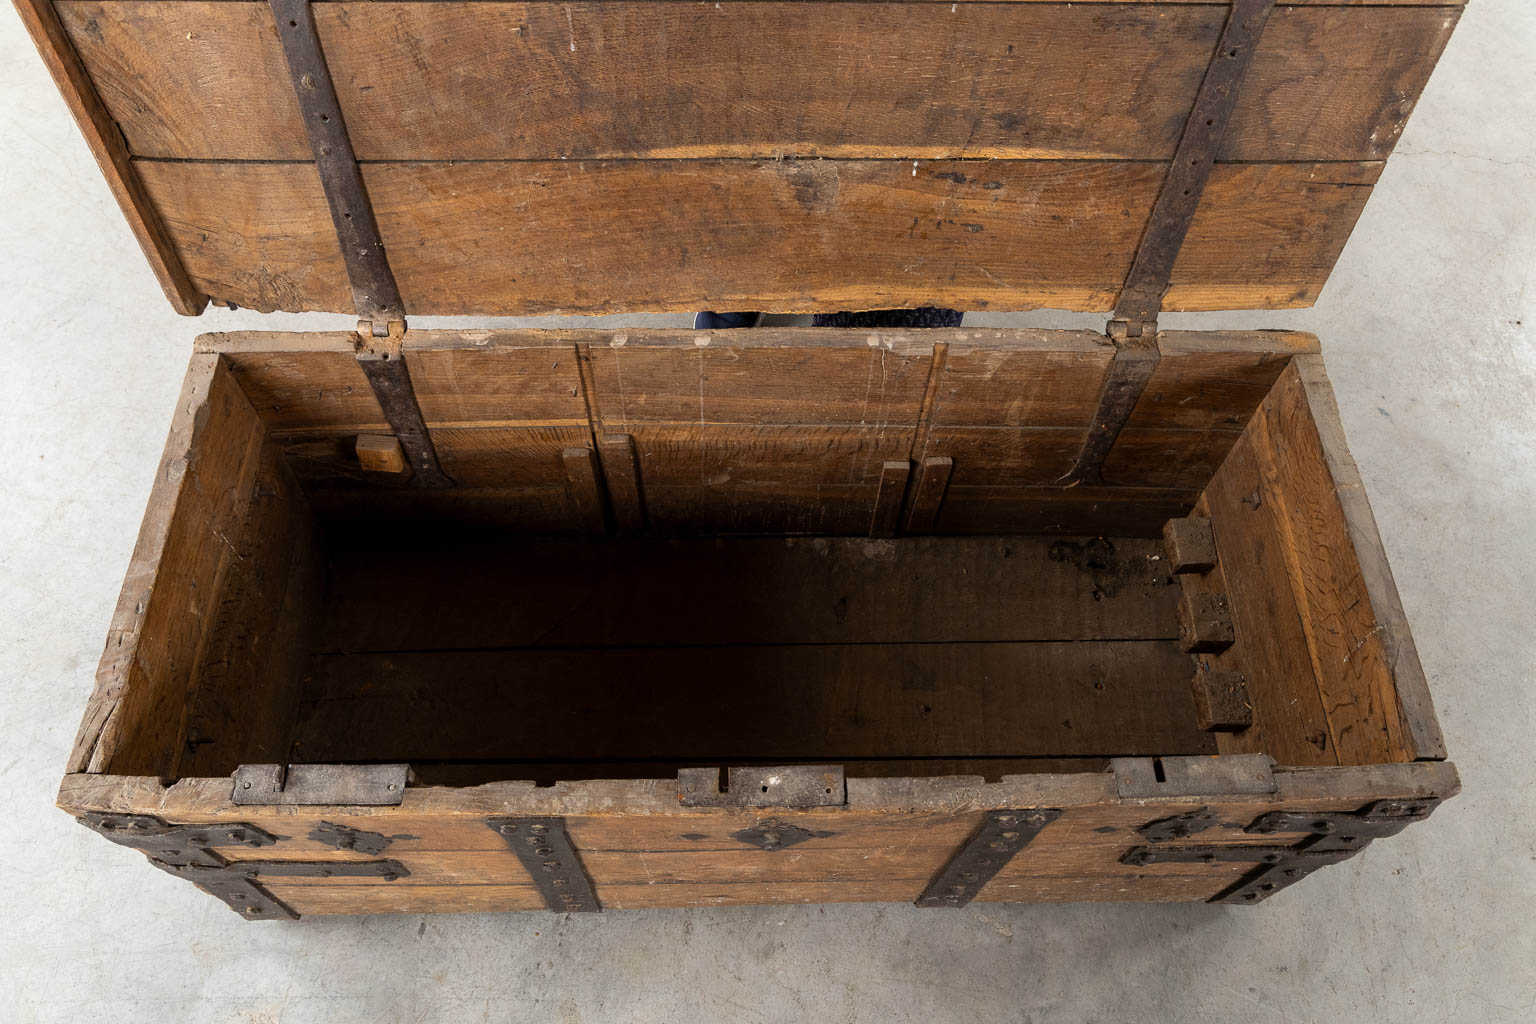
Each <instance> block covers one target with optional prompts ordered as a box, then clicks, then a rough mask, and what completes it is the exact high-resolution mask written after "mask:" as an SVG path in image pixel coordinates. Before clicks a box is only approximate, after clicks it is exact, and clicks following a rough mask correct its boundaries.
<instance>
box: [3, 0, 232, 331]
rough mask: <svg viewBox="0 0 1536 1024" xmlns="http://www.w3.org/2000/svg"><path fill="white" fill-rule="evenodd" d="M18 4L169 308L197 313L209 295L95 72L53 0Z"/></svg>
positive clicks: (21, 0) (18, 0) (25, 0)
mask: <svg viewBox="0 0 1536 1024" xmlns="http://www.w3.org/2000/svg"><path fill="white" fill-rule="evenodd" d="M14 2H15V6H16V12H17V13H18V14H19V15H21V22H22V24H23V25H25V26H26V29H27V33H28V34H29V35H30V36H31V37H32V42H33V44H34V45H35V46H36V47H37V52H38V54H39V55H40V56H41V57H42V58H43V63H44V64H46V65H47V67H48V73H49V74H50V75H51V76H53V82H54V84H55V85H56V86H58V89H59V93H60V94H61V95H62V96H63V97H64V102H65V104H66V105H67V106H68V107H69V112H70V114H71V115H72V116H73V117H74V119H75V124H76V125H77V126H78V127H79V128H80V134H81V135H83V136H85V143H86V145H87V146H89V147H90V150H91V155H92V156H93V157H95V158H96V166H97V167H99V168H101V173H102V176H103V177H104V178H106V181H107V187H108V188H109V189H111V190H112V196H113V198H114V199H116V200H117V205H118V206H119V207H120V208H121V209H122V211H123V216H124V217H125V218H126V219H127V221H128V227H129V230H131V231H132V232H133V237H134V240H135V241H137V242H138V243H139V249H140V250H141V251H142V252H143V253H144V258H145V259H146V260H148V261H149V266H150V269H151V270H153V271H154V274H155V277H156V278H157V279H158V280H159V282H160V287H161V289H162V290H164V292H165V297H166V299H168V300H169V301H170V303H171V308H173V309H175V310H176V312H178V313H181V314H182V315H184V316H196V315H197V314H199V313H201V312H202V311H203V308H204V307H205V306H207V305H208V296H207V295H205V294H203V291H202V289H201V288H199V287H198V286H197V285H195V284H194V283H193V282H192V279H191V278H190V277H189V276H188V275H187V271H186V268H185V267H184V266H182V264H181V260H180V258H179V257H178V255H177V253H176V247H175V243H174V242H173V241H172V240H171V237H170V235H169V234H168V233H167V231H166V229H165V225H164V224H163V223H162V222H161V219H160V214H159V212H158V211H157V210H156V209H155V205H154V203H153V201H152V200H151V199H150V197H149V195H148V193H147V192H146V191H145V190H144V184H143V182H142V181H141V180H140V179H139V176H138V172H137V170H136V169H135V167H134V165H133V162H132V159H131V157H130V154H129V147H128V144H127V141H126V140H125V139H124V137H123V133H122V132H121V131H120V130H119V126H118V123H117V122H116V121H115V120H114V118H115V116H116V114H115V112H114V111H113V110H112V109H111V108H110V105H109V104H107V103H105V102H104V101H103V99H102V97H101V95H100V93H99V92H98V91H97V83H96V81H95V79H94V73H93V72H92V71H91V70H90V69H88V68H87V67H86V65H85V63H84V62H83V61H82V60H81V58H80V54H79V52H78V51H77V50H76V48H75V46H74V43H73V42H72V40H71V39H70V36H69V30H68V28H67V27H66V26H65V24H64V23H63V22H62V21H61V20H60V16H59V10H58V6H57V5H56V4H54V3H51V2H50V0H14ZM88 41H89V40H88Z"/></svg>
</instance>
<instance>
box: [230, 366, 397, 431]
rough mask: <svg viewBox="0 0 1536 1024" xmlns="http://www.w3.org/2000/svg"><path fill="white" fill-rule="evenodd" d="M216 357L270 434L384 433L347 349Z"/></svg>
mask: <svg viewBox="0 0 1536 1024" xmlns="http://www.w3.org/2000/svg"><path fill="white" fill-rule="evenodd" d="M222 358H223V360H224V361H225V363H226V365H228V367H229V371H230V373H231V374H232V375H233V376H234V378H235V380H236V381H238V382H239V384H240V389H241V390H242V391H244V392H245V395H246V397H247V398H248V399H249V400H250V402H251V405H252V406H254V407H255V409H256V413H257V415H259V416H260V417H261V420H262V423H263V424H264V425H265V426H266V428H267V429H268V430H270V431H273V432H281V431H287V430H306V431H318V430H331V431H334V432H336V433H337V434H360V433H365V432H373V433H389V424H388V422H386V421H385V419H384V411H383V410H382V409H380V408H379V400H378V399H377V398H375V397H374V395H373V388H372V387H370V386H369V384H368V378H367V377H366V376H364V375H363V371H362V368H361V367H359V366H358V365H357V359H356V357H355V356H354V355H353V353H352V349H351V346H350V345H348V347H347V348H346V349H344V350H340V349H334V348H333V349H331V350H325V349H319V350H313V351H307V352H306V351H286V352H285V351H280V350H279V351H267V352H228V353H224V354H222Z"/></svg>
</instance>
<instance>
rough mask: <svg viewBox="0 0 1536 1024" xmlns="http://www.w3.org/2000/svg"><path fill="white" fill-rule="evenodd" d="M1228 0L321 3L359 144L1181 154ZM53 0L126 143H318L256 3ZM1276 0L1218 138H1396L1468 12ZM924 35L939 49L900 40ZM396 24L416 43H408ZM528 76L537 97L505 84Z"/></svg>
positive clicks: (1314, 143) (1386, 141) (231, 153)
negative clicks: (698, 6)
mask: <svg viewBox="0 0 1536 1024" xmlns="http://www.w3.org/2000/svg"><path fill="white" fill-rule="evenodd" d="M1218 6H1219V5H1191V6H1185V7H1183V8H1182V9H1175V10H1174V11H1173V13H1172V14H1171V15H1170V11H1169V9H1168V8H1166V7H1164V8H1162V9H1160V8H1159V7H1158V6H1157V5H1153V4H1131V3H1127V4H1121V5H1118V6H1111V7H1105V6H1104V5H1102V4H1095V5H1091V6H1090V7H1084V6H1079V5H1064V4H1063V5H1058V4H1029V3H1022V4H1018V3H966V4H964V5H962V6H960V7H958V8H956V9H954V10H950V9H947V8H942V7H940V6H938V5H930V4H920V3H918V4H891V5H888V7H886V8H884V9H881V8H872V7H869V6H868V5H866V4H859V3H820V4H818V5H817V8H816V17H815V18H813V19H807V18H804V17H802V16H801V15H800V12H799V11H798V10H796V9H794V8H786V7H784V6H783V5H782V4H775V3H749V2H734V3H729V4H726V5H724V6H722V7H721V8H718V9H716V8H709V9H708V10H706V11H704V12H702V13H703V14H704V16H702V17H701V16H700V14H701V12H699V11H695V10H693V9H690V8H688V7H686V6H684V7H677V6H673V5H669V4H647V3H595V4H578V5H573V6H571V8H570V12H569V16H567V10H566V8H565V6H563V5H559V4H553V3H527V4H524V3H497V4H481V3H449V2H445V3H435V4H432V5H431V6H427V5H422V4H372V5H367V4H339V3H338V4H331V3H322V4H319V5H317V6H316V9H315V15H316V21H317V23H318V27H319V31H320V35H321V39H322V41H323V43H324V45H325V52H326V56H327V59H328V62H329V64H330V66H331V68H332V73H333V77H334V78H335V80H336V83H337V88H338V90H339V92H340V94H341V95H340V99H341V104H342V107H343V110H344V112H345V114H346V122H347V126H348V128H349V130H350V132H351V135H352V138H353V140H354V146H355V148H356V150H357V153H358V156H359V157H360V158H361V159H363V160H396V159H412V160H455V159H456V160H502V159H540V158H543V159H553V158H561V157H564V158H570V159H588V158H595V157H620V158H623V157H652V158H655V157H664V158H676V157H685V158H693V157H721V156H732V157H764V156H773V155H775V154H782V155H788V156H820V157H860V158H868V157H875V158H882V157H897V158H906V159H913V158H925V159H932V158H944V157H957V156H970V157H1002V158H1013V159H1017V158H1021V157H1046V158H1051V157H1065V158H1073V159H1097V158H1119V159H1131V160H1149V159H1162V160H1166V159H1168V158H1169V157H1170V156H1171V155H1172V153H1173V147H1174V144H1175V142H1176V141H1177V139H1178V133H1179V130H1180V128H1181V127H1182V126H1183V122H1184V117H1185V115H1186V113H1187V112H1188V110H1189V108H1190V105H1191V103H1192V102H1193V99H1194V95H1195V90H1196V88H1197V87H1198V85H1199V83H1200V79H1201V76H1202V74H1203V73H1204V71H1205V67H1206V64H1207V62H1208V60H1209V58H1210V54H1211V52H1212V50H1213V48H1214V47H1215V45H1216V39H1217V36H1218V34H1219V33H1220V30H1221V26H1222V22H1223V20H1224V12H1222V11H1221V10H1219V9H1218ZM59 7H60V11H61V15H62V17H63V19H64V22H65V24H66V26H67V28H68V31H69V35H70V37H71V38H72V39H73V41H74V44H75V46H76V47H77V48H78V49H79V50H80V52H81V54H82V55H83V57H84V59H85V62H86V64H87V66H88V67H89V69H90V73H91V75H92V76H93V77H94V79H95V80H96V82H97V83H98V87H99V88H100V89H101V92H102V95H103V97H104V98H105V100H106V103H107V105H108V108H109V110H110V112H111V115H112V116H113V117H115V118H116V119H117V120H118V122H119V123H121V124H122V125H123V131H124V134H125V135H126V137H127V139H128V142H129V145H130V146H131V147H132V152H133V153H134V154H135V155H140V156H153V157H168V158H178V159H232V160H308V159H310V154H309V149H308V147H307V144H306V142H305V137H304V131H303V126H302V123H301V121H300V118H299V113H298V109H297V107H296V105H295V103H294V101H293V96H292V94H291V91H289V90H286V89H285V86H286V77H285V75H286V68H285V66H284V64H283V61H282V55H281V51H280V49H279V48H278V45H277V41H276V38H275V37H274V36H273V35H272V32H271V18H270V14H269V13H268V12H267V11H266V9H265V8H264V7H263V6H262V5H260V4H257V3H235V2H222V3H221V2H214V3H193V2H187V3H177V4H167V3H156V2H151V0H145V2H124V0H108V2H96V0H65V2H62V3H60V4H59ZM1282 13H1284V14H1285V16H1284V17H1280V18H1277V19H1276V21H1275V23H1274V24H1273V25H1272V26H1271V27H1270V28H1269V30H1268V31H1267V33H1266V34H1265V36H1264V38H1263V40H1262V42H1261V44H1260V46H1259V49H1258V53H1257V55H1256V59H1255V66H1254V68H1253V70H1252V71H1251V72H1250V76H1249V82H1248V86H1247V87H1246V88H1245V89H1244V90H1243V91H1242V94H1241V99H1240V101H1239V106H1238V110H1237V112H1236V116H1235V118H1234V122H1233V125H1232V127H1231V130H1230V131H1229V134H1228V136H1227V142H1226V144H1225V146H1224V147H1223V150H1222V151H1221V156H1222V158H1223V159H1226V160H1237V161H1253V160H1274V161H1283V160H1359V159H1381V158H1384V157H1385V156H1386V155H1387V154H1388V152H1390V150H1391V147H1392V144H1393V143H1394V142H1395V141H1396V138H1397V136H1398V134H1399V133H1400V131H1401V129H1402V124H1403V122H1404V120H1405V119H1406V117H1407V114H1408V112H1409V111H1410V110H1411V109H1412V104H1413V101H1414V100H1415V99H1416V98H1417V96H1418V95H1419V93H1420V92H1421V91H1422V89H1423V86H1424V82H1425V79H1426V78H1427V76H1428V73H1429V70H1430V68H1432V67H1433V66H1434V63H1435V60H1436V58H1437V57H1438V56H1439V53H1440V50H1441V49H1442V48H1443V46H1444V43H1445V40H1446V38H1448V36H1449V34H1450V29H1451V27H1452V26H1453V25H1454V23H1455V20H1456V18H1455V15H1456V13H1457V11H1456V10H1455V9H1454V8H1452V9H1445V8H1440V9H1436V8H1419V9H1414V8H1413V7H1406V6H1405V7H1403V8H1401V9H1398V10H1383V9H1380V8H1377V7H1353V8H1348V7H1346V8H1334V7H1321V8H1308V7H1306V6H1301V7H1294V8H1292V9H1290V10H1289V11H1288V12H1287V11H1282ZM922 38H943V39H944V40H945V43H944V45H943V46H933V47H926V48H922V47H919V48H913V47H912V46H911V45H910V40H912V39H922ZM401 39H409V40H411V41H412V45H411V47H410V50H409V53H408V54H407V53H402V54H399V55H398V56H396V54H397V52H398V50H399V47H400V43H399V40H401ZM765 40H767V41H771V44H770V45H768V46H766V47H765V46H764V45H763V42H764V41H765ZM698 54H710V55H711V58H712V59H711V60H709V61H704V62H700V61H699V60H697V55H698ZM381 58H382V59H381ZM381 66H382V67H387V68H389V69H391V73H383V74H381V73H380V68H381ZM145 68H154V69H155V74H154V75H152V76H151V75H145V74H144V73H143V71H144V69H145ZM466 68H469V69H473V72H472V73H466V72H465V70H464V69H466ZM519 92H527V93H529V94H531V95H538V96H539V97H541V102H540V103H539V104H538V106H537V107H536V108H534V109H525V108H513V107H509V106H508V105H507V104H505V103H503V102H502V98H503V97H505V96H507V95H509V94H512V93H519ZM228 111H238V112H239V116H227V114H225V113H222V112H228ZM637 112H638V114H639V116H637Z"/></svg>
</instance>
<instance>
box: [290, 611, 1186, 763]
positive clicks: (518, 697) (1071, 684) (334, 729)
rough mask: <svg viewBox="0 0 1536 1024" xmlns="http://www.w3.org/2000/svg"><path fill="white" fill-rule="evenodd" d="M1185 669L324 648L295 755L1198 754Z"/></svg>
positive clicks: (1103, 661) (772, 655) (602, 651)
mask: <svg viewBox="0 0 1536 1024" xmlns="http://www.w3.org/2000/svg"><path fill="white" fill-rule="evenodd" d="M1190 672H1191V665H1190V660H1189V658H1188V656H1187V655H1185V654H1184V653H1183V652H1182V651H1181V650H1180V649H1179V647H1178V644H1177V643H1176V642H1175V641H1169V640H1144V641H1087V640H1084V641H1076V642H1062V643H1045V642H1042V643H986V642H981V643H958V644H957V643H923V644H908V643H895V644H809V643H796V644H790V645H755V646H747V645H742V646H698V647H643V648H626V647H613V648H586V647H582V648H576V649H544V648H535V649H512V650H498V651H483V650H482V651H415V652H411V651H402V652H394V653H385V654H335V655H322V656H319V657H316V658H315V659H314V661H313V662H312V665H311V669H310V678H309V679H308V681H307V683H306V687H305V696H304V701H303V704H302V705H301V708H300V721H299V726H298V731H297V733H296V739H295V743H294V758H295V759H296V760H299V761H307V762H315V763H329V762H335V761H412V760H423V761H433V760H447V761H456V760H465V759H473V760H509V759H532V760H549V759H552V758H556V759H558V758H560V757H567V756H579V757H581V758H583V759H587V760H599V761H609V760H611V761H634V760H644V759H646V758H652V757H660V758H666V759H678V758H683V759H686V760H691V761H695V762H698V761H703V762H706V763H707V762H709V761H710V760H712V759H716V758H720V757H730V758H746V759H749V760H754V761H758V762H760V763H774V762H775V760H776V759H778V758H793V759H799V760H804V759H825V760H827V761H829V762H833V763H835V762H838V761H842V760H845V759H855V760H857V759H865V758H872V757H897V758H914V757H957V756H982V757H1019V756H1031V755H1032V756H1045V757H1074V756H1103V755H1107V754H1146V755H1151V754H1162V753H1201V752H1204V751H1206V750H1207V749H1210V744H1209V737H1208V736H1207V734H1206V733H1205V732H1203V731H1202V730H1200V729H1199V728H1198V727H1197V726H1196V724H1195V717H1194V702H1193V700H1192V699H1191V696H1190V692H1189V677H1190ZM722 688H724V689H725V692H722ZM513 723H515V725H513Z"/></svg>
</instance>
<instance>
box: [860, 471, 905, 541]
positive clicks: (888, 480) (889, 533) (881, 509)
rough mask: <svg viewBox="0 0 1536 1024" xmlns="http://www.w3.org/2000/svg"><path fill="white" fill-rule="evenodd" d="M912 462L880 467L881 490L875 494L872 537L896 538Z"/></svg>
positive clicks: (870, 527) (871, 527)
mask: <svg viewBox="0 0 1536 1024" xmlns="http://www.w3.org/2000/svg"><path fill="white" fill-rule="evenodd" d="M911 475H912V464H911V463H910V462H904V461H903V462H887V463H884V464H883V465H881V467H880V489H879V490H878V491H877V492H876V493H875V511H874V515H873V516H872V517H871V518H870V524H869V535H870V536H871V537H894V536H896V528H897V527H898V526H900V525H901V503H902V500H903V499H904V498H905V497H906V493H907V477H909V476H911Z"/></svg>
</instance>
